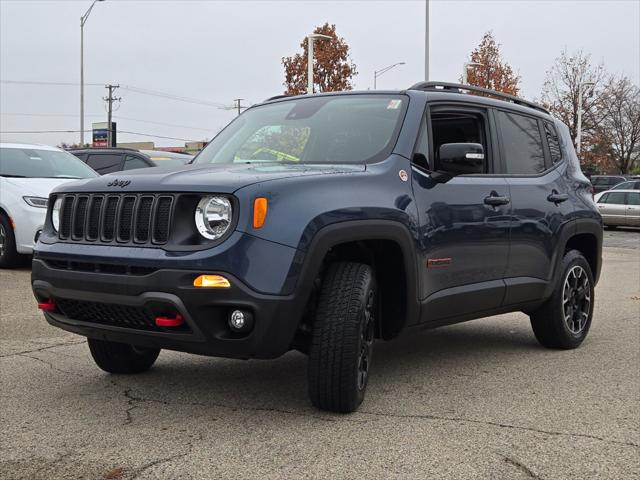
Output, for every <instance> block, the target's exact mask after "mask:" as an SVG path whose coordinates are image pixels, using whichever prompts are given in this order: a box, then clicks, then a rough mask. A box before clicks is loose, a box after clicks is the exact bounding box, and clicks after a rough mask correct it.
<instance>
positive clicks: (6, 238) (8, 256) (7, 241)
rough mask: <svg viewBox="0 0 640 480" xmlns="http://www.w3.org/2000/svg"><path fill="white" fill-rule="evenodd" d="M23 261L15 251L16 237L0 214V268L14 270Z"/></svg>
mask: <svg viewBox="0 0 640 480" xmlns="http://www.w3.org/2000/svg"><path fill="white" fill-rule="evenodd" d="M23 260H24V256H23V255H20V254H19V253H18V251H17V250H16V237H15V235H14V233H13V227H12V226H11V223H10V222H9V218H7V216H6V215H4V214H2V213H0V268H14V267H17V266H19V265H20V264H21V263H22V261H23Z"/></svg>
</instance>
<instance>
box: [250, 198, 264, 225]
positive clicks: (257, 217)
mask: <svg viewBox="0 0 640 480" xmlns="http://www.w3.org/2000/svg"><path fill="white" fill-rule="evenodd" d="M266 218H267V199H266V198H264V197H257V198H256V199H255V200H254V201H253V228H262V226H263V225H264V221H265V220H266Z"/></svg>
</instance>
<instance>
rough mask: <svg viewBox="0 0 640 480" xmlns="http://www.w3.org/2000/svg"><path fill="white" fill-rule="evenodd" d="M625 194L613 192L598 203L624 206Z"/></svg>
mask: <svg viewBox="0 0 640 480" xmlns="http://www.w3.org/2000/svg"><path fill="white" fill-rule="evenodd" d="M624 196H625V194H624V192H611V193H608V194H607V195H605V196H604V197H603V198H602V199H600V202H598V203H607V204H615V205H624Z"/></svg>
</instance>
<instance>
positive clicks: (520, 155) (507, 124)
mask: <svg viewBox="0 0 640 480" xmlns="http://www.w3.org/2000/svg"><path fill="white" fill-rule="evenodd" d="M496 114H497V115H496V117H497V119H498V124H499V126H500V132H501V135H502V146H503V148H504V155H505V160H506V164H507V173H510V174H515V175H532V174H537V173H540V172H543V171H544V170H545V165H544V150H543V147H542V136H541V135H540V128H539V127H538V121H537V120H536V119H534V118H531V117H525V116H524V115H518V114H516V113H507V112H503V111H497V112H496Z"/></svg>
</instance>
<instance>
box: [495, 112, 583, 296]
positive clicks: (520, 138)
mask: <svg viewBox="0 0 640 480" xmlns="http://www.w3.org/2000/svg"><path fill="white" fill-rule="evenodd" d="M495 117H496V124H497V125H498V128H499V132H500V148H501V152H502V162H503V165H502V168H503V169H504V172H505V173H506V178H507V182H508V184H509V189H510V192H511V202H512V218H511V235H510V244H511V246H510V249H509V262H508V264H509V265H508V267H507V272H506V274H505V282H506V285H507V291H506V295H505V300H504V305H515V304H519V303H523V302H528V301H532V300H536V299H538V298H540V296H541V295H542V294H543V291H544V288H545V287H546V285H547V283H548V282H549V281H550V277H551V274H552V269H553V265H554V262H555V259H556V255H557V250H558V249H557V243H558V239H559V237H560V232H561V230H562V229H564V228H570V226H569V222H570V218H571V213H572V211H573V204H572V202H571V201H569V198H570V196H569V194H570V191H571V184H570V182H569V181H568V180H567V178H566V175H565V172H566V168H567V163H566V162H565V161H564V159H563V157H562V149H561V148H560V143H559V139H558V133H557V131H556V128H555V125H554V124H553V123H552V122H550V121H548V120H546V119H541V118H538V117H536V116H534V115H528V114H526V113H522V112H520V111H518V112H515V111H511V110H507V109H504V110H502V109H497V110H495Z"/></svg>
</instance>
